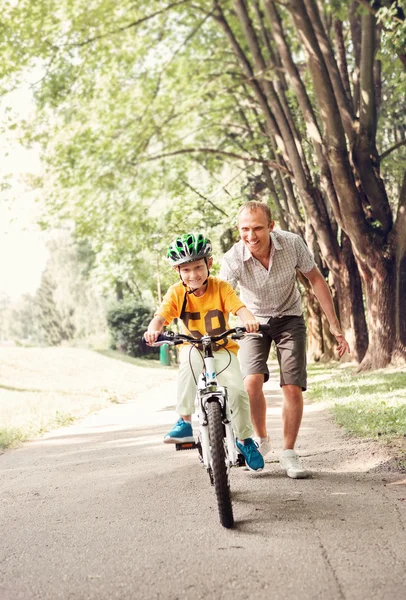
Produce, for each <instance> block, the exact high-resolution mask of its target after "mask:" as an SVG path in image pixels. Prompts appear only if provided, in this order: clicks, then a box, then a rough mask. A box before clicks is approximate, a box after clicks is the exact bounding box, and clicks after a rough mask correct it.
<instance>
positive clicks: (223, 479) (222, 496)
mask: <svg viewBox="0 0 406 600" xmlns="http://www.w3.org/2000/svg"><path fill="white" fill-rule="evenodd" d="M207 421H208V426H209V437H210V447H211V457H212V469H213V477H214V489H215V491H216V497H217V506H218V511H219V516H220V523H221V524H222V525H223V527H226V528H227V529H230V528H231V527H232V526H233V525H234V516H233V506H232V504H231V495H230V486H229V481H228V474H227V465H226V454H225V450H224V429H223V422H222V417H221V407H220V404H219V403H218V402H208V403H207Z"/></svg>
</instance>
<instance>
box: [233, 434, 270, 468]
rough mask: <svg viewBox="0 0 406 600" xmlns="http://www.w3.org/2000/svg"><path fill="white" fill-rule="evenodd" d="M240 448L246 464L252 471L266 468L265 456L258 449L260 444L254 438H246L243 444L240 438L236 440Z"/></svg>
mask: <svg viewBox="0 0 406 600" xmlns="http://www.w3.org/2000/svg"><path fill="white" fill-rule="evenodd" d="M235 443H236V445H237V448H238V450H239V451H240V452H241V454H242V455H243V457H244V458H245V464H246V466H247V467H248V469H249V470H250V471H257V472H258V471H262V469H263V468H264V464H265V463H264V458H263V456H262V454H261V453H260V451H259V450H258V444H257V443H256V442H254V440H253V439H252V438H247V439H246V440H244V444H241V443H240V442H239V441H238V439H237V440H235Z"/></svg>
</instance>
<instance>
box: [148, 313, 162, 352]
mask: <svg viewBox="0 0 406 600" xmlns="http://www.w3.org/2000/svg"><path fill="white" fill-rule="evenodd" d="M164 324H165V319H164V318H163V317H160V316H159V315H157V316H156V317H154V318H153V319H152V321H151V322H150V324H149V325H148V329H147V331H146V332H145V333H144V339H145V341H146V342H147V344H148V345H149V346H150V345H151V344H153V343H154V342H156V340H157V338H158V335H159V334H160V333H162V330H163V328H164Z"/></svg>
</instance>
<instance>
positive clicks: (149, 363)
mask: <svg viewBox="0 0 406 600" xmlns="http://www.w3.org/2000/svg"><path fill="white" fill-rule="evenodd" d="M95 352H97V353H98V354H101V355H102V356H107V358H114V359H115V360H121V361H122V362H126V363H130V364H132V365H135V366H136V367H144V368H145V367H149V368H151V369H162V368H165V367H163V366H162V365H161V363H160V362H159V360H155V359H150V360H146V359H145V358H134V357H133V356H128V354H123V353H122V352H117V351H116V350H95Z"/></svg>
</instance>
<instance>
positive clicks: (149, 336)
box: [144, 329, 161, 346]
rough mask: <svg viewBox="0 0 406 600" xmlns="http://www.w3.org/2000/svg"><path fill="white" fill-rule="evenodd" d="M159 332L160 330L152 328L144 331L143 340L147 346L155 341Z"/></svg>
mask: <svg viewBox="0 0 406 600" xmlns="http://www.w3.org/2000/svg"><path fill="white" fill-rule="evenodd" d="M160 333H161V332H160V331H157V330H154V329H151V330H149V329H148V331H146V332H145V333H144V340H145V341H146V342H147V344H148V346H152V344H153V343H154V342H156V341H157V339H158V336H159V334H160Z"/></svg>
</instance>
